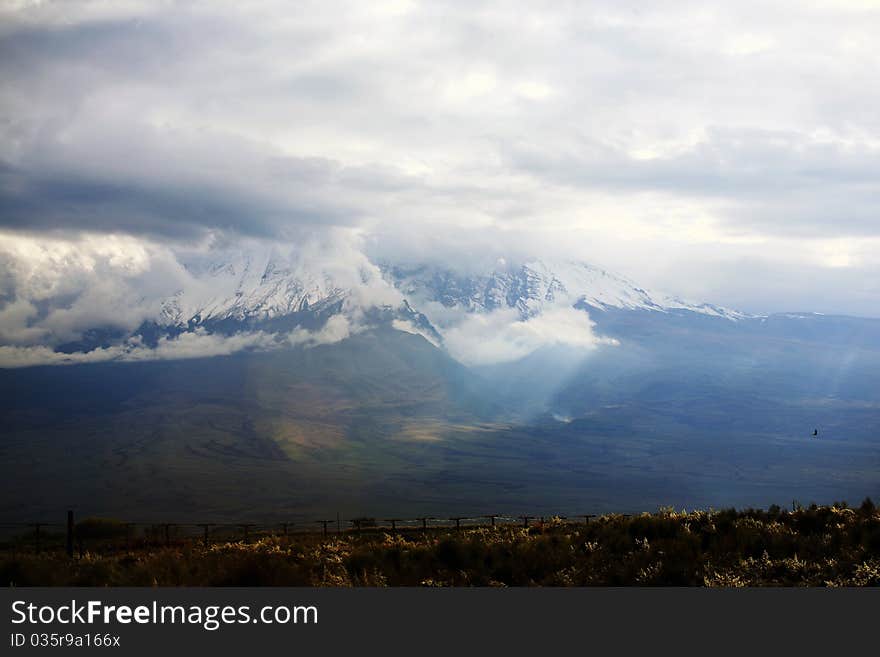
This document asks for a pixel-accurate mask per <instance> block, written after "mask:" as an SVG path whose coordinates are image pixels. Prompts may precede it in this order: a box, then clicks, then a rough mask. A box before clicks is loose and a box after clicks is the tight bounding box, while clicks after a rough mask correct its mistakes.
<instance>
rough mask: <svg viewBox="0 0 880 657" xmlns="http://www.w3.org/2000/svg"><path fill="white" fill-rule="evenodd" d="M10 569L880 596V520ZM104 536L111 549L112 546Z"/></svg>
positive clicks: (234, 581)
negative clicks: (846, 590) (813, 589)
mask: <svg viewBox="0 0 880 657" xmlns="http://www.w3.org/2000/svg"><path fill="white" fill-rule="evenodd" d="M86 527H90V531H91V532H92V534H93V538H94V540H93V541H92V542H91V545H92V546H93V548H92V549H91V550H86V551H85V552H84V553H83V554H82V555H81V556H80V555H77V556H74V557H73V558H68V557H67V556H66V554H65V553H64V551H63V550H61V549H60V548H56V549H44V551H43V552H42V553H40V554H34V553H32V552H31V553H23V552H22V551H21V550H20V549H19V550H16V551H15V552H13V551H12V549H11V548H10V546H9V545H7V547H6V549H5V551H4V552H3V554H2V556H0V579H2V581H3V583H4V584H5V585H11V586H66V585H90V586H632V585H644V586H658V585H659V586H724V587H731V586H878V585H880V510H878V509H876V508H875V507H874V505H873V503H871V501H870V500H865V502H864V503H863V504H862V505H861V506H860V507H859V508H858V509H850V508H848V507H846V506H845V505H842V504H835V505H833V506H815V505H813V506H811V507H809V508H798V509H796V510H794V511H785V510H781V509H779V508H777V507H771V508H770V509H768V510H766V511H763V510H753V509H748V510H741V511H737V510H734V509H729V510H721V511H693V512H684V511H682V512H678V513H677V512H675V511H673V510H671V509H670V510H662V511H660V512H658V513H655V514H648V513H644V514H641V515H636V516H622V515H605V516H601V517H599V518H595V519H593V520H591V521H589V522H581V523H575V522H568V521H564V520H561V519H552V520H550V521H548V522H544V523H539V524H536V525H535V524H533V525H532V526H530V527H528V528H527V527H524V526H512V525H505V526H498V527H486V526H480V527H462V528H461V529H455V528H432V529H428V530H427V531H421V530H413V529H406V530H397V531H392V530H390V529H387V528H374V529H366V530H363V531H361V532H344V533H341V534H331V535H329V536H322V535H319V534H296V535H291V536H288V537H281V536H268V535H265V536H252V537H251V540H250V541H248V542H245V541H222V542H214V543H212V544H209V545H207V546H205V545H203V544H202V543H201V542H200V541H199V540H198V539H197V538H189V539H177V540H172V541H171V542H170V544H162V541H161V540H154V541H152V542H151V541H149V540H142V541H141V542H140V544H139V545H138V546H137V547H133V548H131V547H130V548H127V549H126V548H121V547H113V546H114V545H115V544H114V543H113V540H112V539H113V538H114V535H115V534H116V535H117V538H118V530H119V528H120V527H121V526H116V529H114V525H113V523H104V524H103V525H102V523H95V522H94V521H91V524H90V525H88V523H87V524H86V525H83V526H81V528H80V529H81V530H84V529H85V528H86ZM101 531H103V539H104V540H103V542H102V541H101V540H98V539H100V538H101V536H102V534H101Z"/></svg>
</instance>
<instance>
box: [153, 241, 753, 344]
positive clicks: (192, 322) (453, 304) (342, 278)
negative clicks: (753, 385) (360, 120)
mask: <svg viewBox="0 0 880 657" xmlns="http://www.w3.org/2000/svg"><path fill="white" fill-rule="evenodd" d="M188 270H189V273H190V275H191V278H190V283H189V285H188V286H187V287H186V288H185V289H181V290H179V291H178V292H177V293H176V294H174V295H173V296H171V297H170V298H168V299H166V300H165V301H164V302H163V303H162V305H161V311H160V313H159V316H158V317H157V318H156V323H157V324H159V325H161V326H170V327H179V328H186V327H193V326H210V325H212V324H217V323H218V322H225V323H227V324H228V323H230V322H232V323H246V324H248V325H249V326H254V325H259V324H260V323H261V322H265V321H269V320H278V319H280V318H285V317H293V316H299V317H303V316H309V315H311V316H322V317H323V318H324V319H326V318H327V317H329V316H331V315H333V314H337V313H364V312H369V311H371V310H372V309H376V308H379V309H384V310H385V312H386V316H387V318H388V319H390V320H398V321H399V322H400V321H402V322H410V323H413V324H414V326H415V328H416V329H417V330H424V331H426V332H427V333H430V334H431V335H432V338H440V337H441V336H440V335H439V334H438V333H437V330H438V328H437V327H434V326H431V325H430V323H429V322H428V321H427V319H426V318H425V316H424V315H422V312H425V314H426V315H428V316H431V313H429V312H427V310H428V309H429V308H430V307H431V306H432V305H433V306H436V304H441V305H442V306H443V307H445V308H447V309H454V310H456V311H460V312H462V313H468V314H470V313H488V312H493V311H496V310H500V309H515V310H516V311H517V313H518V314H519V317H520V319H522V320H526V319H528V318H532V317H536V316H538V315H540V314H541V313H542V312H544V311H545V310H546V309H547V308H549V307H557V308H558V307H579V308H586V309H588V310H590V311H603V310H607V309H612V308H614V309H622V310H638V311H651V312H660V313H669V312H674V311H685V312H692V313H699V314H701V315H709V316H714V317H719V318H724V319H728V320H733V321H736V320H739V319H742V318H745V317H747V315H745V314H743V313H740V312H738V311H735V310H730V309H728V308H722V307H719V306H715V305H712V304H706V303H704V304H697V303H690V302H687V301H684V300H682V299H679V298H677V297H673V296H668V295H663V294H659V293H655V292H650V291H648V290H646V289H645V288H642V287H640V286H638V285H636V284H635V283H633V282H632V281H629V280H627V279H625V278H623V277H621V276H617V275H615V274H612V273H610V272H608V271H605V270H604V269H600V268H598V267H593V266H591V265H589V264H586V263H582V262H572V261H558V262H547V261H541V260H532V261H529V262H526V263H524V264H516V265H513V264H508V263H507V262H505V261H499V262H498V263H497V265H496V267H494V268H493V269H492V270H491V271H488V272H486V273H482V274H464V273H459V272H456V271H454V270H452V269H448V268H442V267H437V266H431V265H420V266H415V267H405V266H400V265H394V264H387V263H383V264H382V265H380V266H375V265H373V264H372V263H370V262H369V261H368V260H366V259H364V260H363V261H362V262H358V263H355V264H354V265H353V266H351V267H340V266H339V264H338V262H336V261H334V260H332V259H320V258H319V259H311V260H305V259H303V258H301V257H299V256H297V255H291V254H289V253H288V254H284V253H278V252H276V251H271V250H270V251H264V252H246V251H245V252H234V253H225V254H218V255H215V256H214V257H212V258H207V259H204V260H201V261H196V262H194V263H192V264H189V265H188ZM440 333H442V330H441V331H440Z"/></svg>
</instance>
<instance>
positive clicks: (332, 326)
mask: <svg viewBox="0 0 880 657" xmlns="http://www.w3.org/2000/svg"><path fill="white" fill-rule="evenodd" d="M362 329H363V327H362V326H353V325H352V323H351V321H350V320H349V319H348V317H346V316H345V315H334V316H333V317H331V318H330V319H328V320H327V322H326V323H325V324H324V326H322V327H321V328H320V329H318V330H317V331H308V330H306V329H304V328H297V329H294V330H293V331H292V332H291V333H290V335H288V336H287V341H288V342H289V343H290V344H291V345H294V346H297V345H302V346H305V347H317V346H318V345H322V344H334V343H336V342H341V341H342V340H345V339H346V338H349V337H351V336H352V335H353V334H354V333H357V332H359V331H361V330H362Z"/></svg>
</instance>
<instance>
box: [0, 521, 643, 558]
mask: <svg viewBox="0 0 880 657" xmlns="http://www.w3.org/2000/svg"><path fill="white" fill-rule="evenodd" d="M618 515H621V517H627V516H626V515H625V514H618ZM595 517H596V516H595V515H594V514H581V515H577V516H571V515H569V516H561V515H549V516H538V515H525V514H524V515H513V516H511V515H503V514H484V515H473V516H451V517H437V516H421V517H417V518H372V517H355V518H350V519H348V520H344V521H343V520H342V518H341V517H337V518H333V519H319V520H308V521H302V520H300V521H296V522H293V521H291V522H273V523H256V522H155V521H149V522H130V521H121V520H116V519H106V518H85V519H84V520H81V521H79V522H76V521H75V519H74V513H73V511H68V512H67V522H6V523H3V522H0V550H3V551H6V552H13V553H41V552H54V551H59V550H65V551H66V552H67V554H68V556H71V557H72V556H75V555H80V556H82V555H83V554H84V553H85V552H93V553H94V552H98V553H111V552H117V551H120V550H134V549H143V548H153V547H163V546H164V547H171V546H182V545H202V546H203V547H205V548H207V547H208V546H210V545H211V544H215V543H230V542H241V543H250V542H253V541H258V540H261V539H263V538H267V537H273V538H282V539H288V540H290V539H293V538H299V539H302V538H305V537H309V536H312V537H328V536H332V535H337V536H341V535H349V536H350V535H362V534H368V533H371V532H372V533H377V532H429V531H436V530H449V529H456V530H461V529H467V528H476V527H490V528H491V527H502V526H508V527H509V526H521V527H524V528H530V527H539V528H540V527H543V526H544V525H545V524H546V523H548V522H550V521H551V520H552V521H553V522H566V523H588V522H590V521H591V519H592V518H595Z"/></svg>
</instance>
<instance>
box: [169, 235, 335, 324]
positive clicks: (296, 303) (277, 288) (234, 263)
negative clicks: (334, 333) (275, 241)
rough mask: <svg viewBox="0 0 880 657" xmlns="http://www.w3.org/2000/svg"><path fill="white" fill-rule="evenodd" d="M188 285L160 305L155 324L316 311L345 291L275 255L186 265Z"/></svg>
mask: <svg viewBox="0 0 880 657" xmlns="http://www.w3.org/2000/svg"><path fill="white" fill-rule="evenodd" d="M188 269H189V270H190V273H191V274H192V279H191V280H192V285H191V286H190V287H187V288H186V289H181V290H179V291H178V292H177V293H176V294H175V295H174V296H172V297H171V298H169V299H166V300H165V301H164V302H163V303H162V309H161V313H160V316H159V317H158V318H157V321H158V323H160V324H162V325H172V326H186V325H190V324H203V323H208V322H211V321H218V320H228V319H234V320H239V321H243V320H248V319H253V320H263V319H272V318H276V317H284V316H287V315H291V314H294V313H299V312H305V311H312V312H319V311H322V310H325V309H327V308H328V307H330V306H333V305H334V304H339V303H340V302H341V301H343V300H344V299H345V298H346V296H347V295H348V293H349V290H346V289H345V288H344V287H342V286H341V285H340V284H338V283H337V282H336V281H334V279H333V277H332V276H331V275H330V274H329V273H328V272H326V271H321V270H317V269H314V268H310V267H307V266H304V264H303V263H301V262H297V261H295V260H286V261H285V260H282V259H281V258H280V257H279V256H278V255H277V254H274V253H271V252H265V253H237V254H234V255H233V256H232V257H229V259H216V260H210V261H207V262H200V263H195V264H193V265H190V266H189V267H188Z"/></svg>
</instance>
